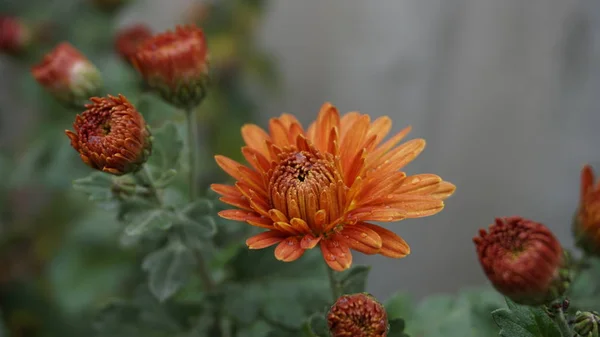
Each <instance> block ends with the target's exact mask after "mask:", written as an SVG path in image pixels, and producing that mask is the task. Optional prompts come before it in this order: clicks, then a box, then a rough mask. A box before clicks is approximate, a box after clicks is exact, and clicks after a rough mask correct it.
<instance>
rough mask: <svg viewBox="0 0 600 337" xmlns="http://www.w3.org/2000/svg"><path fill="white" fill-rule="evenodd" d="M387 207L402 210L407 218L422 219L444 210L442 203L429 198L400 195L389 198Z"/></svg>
mask: <svg viewBox="0 0 600 337" xmlns="http://www.w3.org/2000/svg"><path fill="white" fill-rule="evenodd" d="M388 206H390V207H393V208H396V209H400V210H402V212H403V213H404V215H405V216H406V217H407V218H422V217H426V216H430V215H434V214H436V213H438V212H439V211H441V210H442V209H444V202H443V201H442V200H439V199H435V198H432V197H430V196H421V195H410V194H400V195H394V196H391V198H390V201H389V203H388Z"/></svg>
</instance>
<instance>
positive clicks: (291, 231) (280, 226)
mask: <svg viewBox="0 0 600 337" xmlns="http://www.w3.org/2000/svg"><path fill="white" fill-rule="evenodd" d="M273 227H274V228H275V229H276V230H278V231H281V232H283V233H286V234H288V235H299V234H304V233H302V232H300V231H298V230H296V228H294V226H292V225H290V224H289V223H287V222H275V223H273Z"/></svg>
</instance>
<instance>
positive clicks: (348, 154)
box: [340, 115, 371, 171]
mask: <svg viewBox="0 0 600 337" xmlns="http://www.w3.org/2000/svg"><path fill="white" fill-rule="evenodd" d="M344 117H346V116H344ZM370 125H371V119H370V117H369V115H362V116H359V117H357V118H356V119H355V121H354V123H352V125H350V126H349V127H350V129H351V130H352V132H346V134H345V135H343V136H342V137H343V138H342V141H341V143H340V158H341V160H342V167H343V168H344V170H345V171H346V170H348V169H349V166H350V164H351V163H352V161H353V160H354V157H355V156H356V153H357V152H360V151H363V150H364V146H363V143H364V141H365V137H366V136H367V132H368V131H369V126H370Z"/></svg>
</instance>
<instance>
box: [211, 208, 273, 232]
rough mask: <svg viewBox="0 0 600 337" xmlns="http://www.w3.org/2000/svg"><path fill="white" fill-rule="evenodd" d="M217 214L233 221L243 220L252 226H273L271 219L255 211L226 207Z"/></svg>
mask: <svg viewBox="0 0 600 337" xmlns="http://www.w3.org/2000/svg"><path fill="white" fill-rule="evenodd" d="M218 214H219V216H220V217H222V218H224V219H227V220H234V221H245V222H247V223H249V224H250V225H252V226H256V227H262V228H269V229H271V228H273V221H271V219H269V218H265V217H262V216H260V215H259V214H257V213H255V212H249V211H244V210H241V209H228V210H225V211H220V212H219V213H218Z"/></svg>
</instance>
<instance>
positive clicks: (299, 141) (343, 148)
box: [212, 103, 455, 271]
mask: <svg viewBox="0 0 600 337" xmlns="http://www.w3.org/2000/svg"><path fill="white" fill-rule="evenodd" d="M391 126H392V121H391V120H390V118H389V117H381V118H378V119H376V120H375V121H371V120H370V117H369V115H366V114H360V113H358V112H350V113H348V114H346V115H344V116H342V117H340V115H339V113H338V110H337V109H336V108H335V107H334V106H333V105H331V104H330V103H325V104H324V105H323V106H322V107H321V111H320V112H319V116H318V117H317V120H316V122H314V123H313V124H312V125H311V126H310V127H309V128H308V129H307V130H306V131H305V130H304V129H303V128H302V126H301V125H300V123H299V122H298V120H297V119H296V118H295V117H294V116H292V115H289V114H283V115H281V117H279V118H273V119H271V121H270V123H269V133H267V132H265V131H264V130H263V129H261V128H260V127H258V126H256V125H253V124H248V125H245V126H244V127H242V136H243V138H244V141H245V142H246V146H244V147H243V148H242V153H243V154H244V157H245V158H246V160H247V161H248V163H249V164H250V165H251V168H250V167H247V166H244V165H242V164H239V163H237V162H235V161H234V160H231V159H229V158H227V157H224V156H216V157H215V158H216V160H217V163H218V164H219V166H220V167H221V168H222V169H223V170H225V172H227V173H228V174H229V175H231V176H232V177H233V178H235V179H236V180H237V182H236V184H235V186H228V185H220V184H215V185H212V189H213V190H214V191H215V192H217V193H219V194H220V195H221V196H222V197H221V200H222V201H223V202H225V203H227V204H230V205H233V206H235V207H237V208H238V209H231V210H225V211H222V212H220V213H219V215H220V216H221V217H223V218H226V219H230V220H238V221H245V222H247V223H249V224H250V225H253V226H257V227H262V228H265V229H267V231H266V232H264V233H261V234H258V235H255V236H253V237H251V238H249V239H248V240H247V241H246V244H247V245H248V247H249V248H250V249H261V248H266V247H269V246H272V245H275V244H278V245H277V247H276V248H275V257H276V258H277V259H279V260H281V261H286V262H289V261H294V260H296V259H298V258H299V257H301V256H302V255H303V254H304V251H305V250H307V249H311V248H314V247H315V246H317V245H320V247H321V251H322V253H323V257H324V259H325V261H326V262H327V264H328V265H329V266H330V267H331V268H332V269H334V270H338V271H341V270H344V269H347V268H349V267H350V266H351V264H352V254H351V252H350V249H354V250H357V251H359V252H362V253H365V254H381V255H384V256H388V257H393V258H401V257H404V256H406V255H408V254H409V253H410V248H409V247H408V245H407V244H406V242H405V241H404V240H403V239H402V238H401V237H399V236H398V235H396V234H395V233H393V232H391V231H389V230H387V229H385V228H382V227H380V226H377V225H374V224H371V223H369V221H380V222H392V221H399V220H403V219H406V218H419V217H424V216H429V215H433V214H435V213H437V212H439V211H441V210H442V209H443V208H444V202H443V200H444V199H446V198H448V197H449V196H450V195H452V193H453V192H454V190H455V187H454V185H452V184H451V183H449V182H446V181H442V179H441V178H440V177H439V176H437V175H434V174H417V175H413V176H406V174H405V173H404V172H401V171H399V170H400V169H401V168H403V167H404V166H405V165H406V164H408V163H409V162H410V161H412V160H413V159H415V157H417V156H418V155H419V153H421V151H423V149H424V147H425V140H423V139H413V140H410V141H408V142H406V143H403V144H401V145H399V146H397V144H398V143H399V142H400V141H401V140H402V139H403V138H404V137H405V136H406V135H407V134H408V133H409V131H410V127H408V128H406V129H404V130H402V131H400V132H399V133H398V134H396V135H395V136H393V137H392V138H390V139H389V140H387V141H385V142H382V141H383V138H385V136H386V135H387V134H388V132H389V131H390V129H391Z"/></svg>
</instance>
